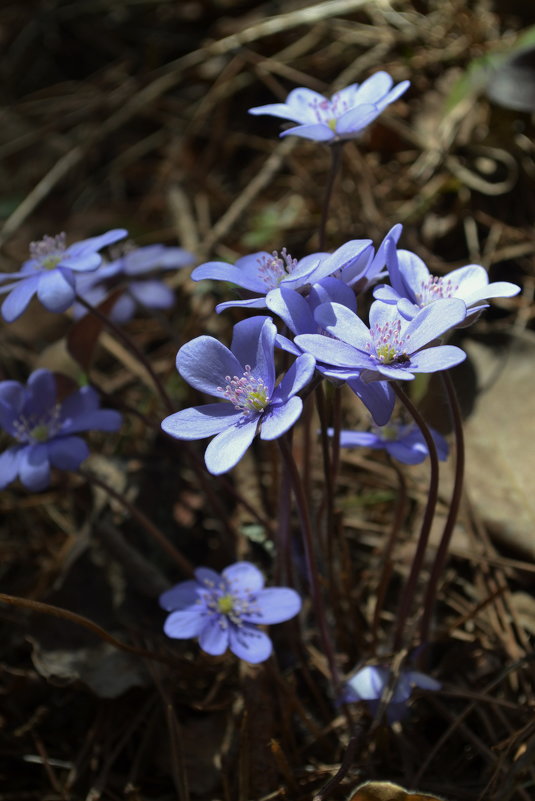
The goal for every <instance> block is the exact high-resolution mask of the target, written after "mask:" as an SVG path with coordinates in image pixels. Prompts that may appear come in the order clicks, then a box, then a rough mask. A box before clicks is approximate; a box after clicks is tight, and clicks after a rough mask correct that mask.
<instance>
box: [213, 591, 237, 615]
mask: <svg viewBox="0 0 535 801" xmlns="http://www.w3.org/2000/svg"><path fill="white" fill-rule="evenodd" d="M233 609H234V598H233V596H232V595H222V596H221V597H220V598H218V600H217V611H218V612H221V614H222V615H228V614H230V612H232V610H233Z"/></svg>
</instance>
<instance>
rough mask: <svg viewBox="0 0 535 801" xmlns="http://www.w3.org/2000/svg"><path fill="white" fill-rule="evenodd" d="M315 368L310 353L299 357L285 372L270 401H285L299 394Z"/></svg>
mask: <svg viewBox="0 0 535 801" xmlns="http://www.w3.org/2000/svg"><path fill="white" fill-rule="evenodd" d="M315 367H316V362H315V359H314V357H313V356H312V355H311V354H310V353H306V354H303V356H299V358H297V359H296V360H295V362H294V363H293V364H292V365H291V367H290V368H289V369H288V370H287V371H286V375H285V376H284V378H283V379H282V381H281V382H280V384H279V385H278V386H277V388H276V389H275V392H274V394H273V398H272V400H279V399H282V400H287V399H288V398H291V397H292V395H296V394H297V393H298V392H300V391H301V390H302V389H303V387H306V385H307V384H308V382H309V381H310V379H311V378H312V376H313V375H314V370H315Z"/></svg>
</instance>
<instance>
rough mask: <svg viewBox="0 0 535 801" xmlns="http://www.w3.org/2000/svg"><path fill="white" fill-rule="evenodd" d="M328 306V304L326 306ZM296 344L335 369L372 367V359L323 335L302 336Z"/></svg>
mask: <svg viewBox="0 0 535 801" xmlns="http://www.w3.org/2000/svg"><path fill="white" fill-rule="evenodd" d="M324 305H327V304H324ZM295 343H296V345H298V346H299V347H300V348H301V349H302V350H304V351H307V352H308V353H311V354H312V355H313V356H314V357H315V358H316V359H317V360H318V361H320V362H325V363H326V364H331V365H333V366H335V367H347V368H354V369H355V370H361V369H364V368H369V367H370V364H371V362H370V359H369V357H368V356H365V355H364V354H363V353H361V351H359V350H356V349H355V348H353V347H352V346H351V345H347V344H346V343H345V342H341V341H339V340H336V339H331V337H327V336H323V335H322V334H300V335H299V336H297V337H296V338H295Z"/></svg>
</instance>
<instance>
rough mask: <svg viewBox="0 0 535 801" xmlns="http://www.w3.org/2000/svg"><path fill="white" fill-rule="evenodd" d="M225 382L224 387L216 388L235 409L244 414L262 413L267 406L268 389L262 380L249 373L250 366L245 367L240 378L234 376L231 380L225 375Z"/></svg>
mask: <svg viewBox="0 0 535 801" xmlns="http://www.w3.org/2000/svg"><path fill="white" fill-rule="evenodd" d="M225 381H226V382H227V384H226V386H225V387H218V390H219V392H222V393H223V395H224V396H225V398H226V400H228V401H229V402H230V403H232V405H233V406H234V408H235V409H239V410H240V411H243V412H246V413H249V412H262V411H264V409H265V408H266V406H267V405H268V403H269V397H268V388H267V386H266V385H265V383H264V380H263V379H262V378H257V377H256V376H254V375H253V374H252V373H251V367H250V365H248V364H246V365H245V371H244V373H243V375H242V376H237V375H235V376H234V377H233V378H231V377H230V376H229V375H227V376H225Z"/></svg>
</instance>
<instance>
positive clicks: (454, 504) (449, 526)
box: [421, 372, 464, 642]
mask: <svg viewBox="0 0 535 801" xmlns="http://www.w3.org/2000/svg"><path fill="white" fill-rule="evenodd" d="M442 378H443V381H444V384H445V387H446V394H447V396H448V402H449V405H450V410H451V417H452V421H453V431H454V434H455V479H454V484H453V492H452V495H451V501H450V508H449V510H448V516H447V518H446V523H445V524H444V531H443V532H442V537H441V539H440V543H439V546H438V550H437V553H436V556H435V561H434V562H433V567H432V568H431V575H430V577H429V583H428V585H427V590H426V593H425V599H424V608H423V615H422V624H421V635H422V642H425V641H426V640H427V638H428V636H429V629H430V627H431V615H432V613H433V607H434V605H435V600H436V596H437V591H438V581H439V578H440V575H441V573H442V570H443V569H444V565H445V563H446V559H447V557H448V550H449V546H450V542H451V538H452V536H453V530H454V528H455V523H456V521H457V515H458V514H459V506H460V503H461V497H462V492H463V479H464V435H463V419H462V415H461V410H460V408H459V402H458V400H457V395H456V392H455V387H454V385H453V381H452V380H451V376H450V374H449V373H447V372H445V373H444V374H443V376H442Z"/></svg>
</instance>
